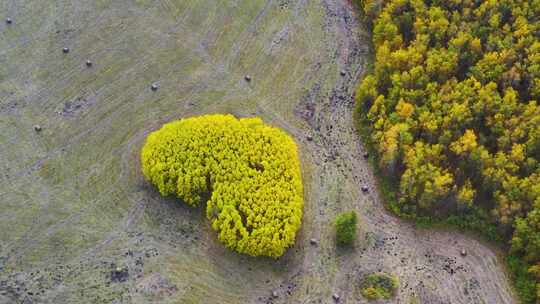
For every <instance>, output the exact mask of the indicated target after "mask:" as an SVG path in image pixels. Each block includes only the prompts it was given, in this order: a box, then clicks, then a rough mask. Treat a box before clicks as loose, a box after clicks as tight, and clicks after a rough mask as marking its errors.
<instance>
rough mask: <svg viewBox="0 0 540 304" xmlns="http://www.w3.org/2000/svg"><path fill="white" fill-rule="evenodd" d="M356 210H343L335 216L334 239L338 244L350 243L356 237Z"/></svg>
mask: <svg viewBox="0 0 540 304" xmlns="http://www.w3.org/2000/svg"><path fill="white" fill-rule="evenodd" d="M357 223H358V219H357V216H356V212H354V211H350V212H344V213H342V214H339V215H338V216H337V217H336V239H337V243H338V244H339V245H351V244H352V243H353V242H354V240H355V239H356V224H357Z"/></svg>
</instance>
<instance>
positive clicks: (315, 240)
mask: <svg viewBox="0 0 540 304" xmlns="http://www.w3.org/2000/svg"><path fill="white" fill-rule="evenodd" d="M309 243H310V244H311V245H317V244H318V243H319V242H317V239H310V240H309Z"/></svg>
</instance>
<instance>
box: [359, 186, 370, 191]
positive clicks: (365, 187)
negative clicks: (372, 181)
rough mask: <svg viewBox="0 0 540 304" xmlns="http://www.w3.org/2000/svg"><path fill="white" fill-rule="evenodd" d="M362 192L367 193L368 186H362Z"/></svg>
mask: <svg viewBox="0 0 540 304" xmlns="http://www.w3.org/2000/svg"><path fill="white" fill-rule="evenodd" d="M361 189H362V192H368V191H369V188H368V186H362V188H361Z"/></svg>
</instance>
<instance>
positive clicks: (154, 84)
mask: <svg viewBox="0 0 540 304" xmlns="http://www.w3.org/2000/svg"><path fill="white" fill-rule="evenodd" d="M150 88H151V89H152V91H157V89H158V88H159V86H158V85H157V83H153V84H152V86H151V87H150Z"/></svg>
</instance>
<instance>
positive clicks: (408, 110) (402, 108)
mask: <svg viewBox="0 0 540 304" xmlns="http://www.w3.org/2000/svg"><path fill="white" fill-rule="evenodd" d="M413 112H414V106H413V105H412V104H410V103H408V102H406V101H405V100H403V99H400V100H399V102H398V104H397V105H396V113H397V114H398V115H399V116H400V117H401V118H403V119H407V118H409V117H410V116H411V115H412V114H413Z"/></svg>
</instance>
